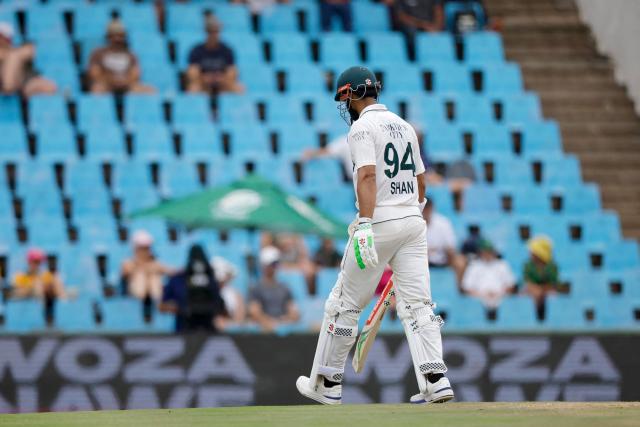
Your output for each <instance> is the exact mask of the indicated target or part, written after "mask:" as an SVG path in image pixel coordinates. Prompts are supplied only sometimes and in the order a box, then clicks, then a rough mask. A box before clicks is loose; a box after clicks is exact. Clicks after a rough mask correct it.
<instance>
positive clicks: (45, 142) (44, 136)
mask: <svg viewBox="0 0 640 427" xmlns="http://www.w3.org/2000/svg"><path fill="white" fill-rule="evenodd" d="M35 134H36V141H37V156H38V157H39V158H40V159H47V160H49V161H60V162H63V161H65V160H68V159H69V158H72V159H73V158H75V157H77V150H76V137H75V134H74V131H73V128H72V127H71V125H69V124H67V123H64V122H62V123H58V124H54V122H51V123H49V124H48V125H42V126H40V127H39V128H38V129H37V130H36V132H35Z"/></svg>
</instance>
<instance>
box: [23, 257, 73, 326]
mask: <svg viewBox="0 0 640 427" xmlns="http://www.w3.org/2000/svg"><path fill="white" fill-rule="evenodd" d="M46 258H47V257H46V255H45V253H44V252H43V251H41V250H40V249H37V248H32V249H30V250H29V251H28V252H27V270H26V271H25V272H20V273H17V274H16V275H15V276H14V278H13V292H12V293H11V296H12V298H17V299H24V298H38V299H42V300H43V301H44V310H45V319H46V321H47V324H48V325H51V324H53V313H54V311H53V308H54V305H55V302H56V300H58V299H60V298H65V297H66V292H65V289H64V285H63V284H62V280H61V279H60V277H59V276H58V275H57V274H56V273H55V272H52V271H49V270H48V269H44V270H42V269H41V268H40V267H41V265H42V263H43V262H44V261H46Z"/></svg>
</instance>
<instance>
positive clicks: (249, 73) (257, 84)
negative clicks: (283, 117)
mask: <svg viewBox="0 0 640 427" xmlns="http://www.w3.org/2000/svg"><path fill="white" fill-rule="evenodd" d="M238 65H239V69H240V77H239V80H240V82H242V84H244V85H245V87H246V92H247V93H250V94H255V95H259V94H273V93H274V92H276V77H275V73H274V72H273V69H272V68H271V67H270V66H268V65H258V64H252V65H248V66H243V64H238Z"/></svg>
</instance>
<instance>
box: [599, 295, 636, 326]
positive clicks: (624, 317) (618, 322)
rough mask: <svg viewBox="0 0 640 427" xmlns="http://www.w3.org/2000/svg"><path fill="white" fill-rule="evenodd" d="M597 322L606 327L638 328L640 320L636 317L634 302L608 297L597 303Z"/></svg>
mask: <svg viewBox="0 0 640 427" xmlns="http://www.w3.org/2000/svg"><path fill="white" fill-rule="evenodd" d="M594 308H595V323H596V325H597V326H599V327H601V328H605V329H633V330H637V328H638V326H640V321H639V320H637V319H635V318H634V313H633V310H634V309H633V302H632V301H628V300H626V299H622V298H608V299H604V300H601V301H598V303H597V304H595V307H594Z"/></svg>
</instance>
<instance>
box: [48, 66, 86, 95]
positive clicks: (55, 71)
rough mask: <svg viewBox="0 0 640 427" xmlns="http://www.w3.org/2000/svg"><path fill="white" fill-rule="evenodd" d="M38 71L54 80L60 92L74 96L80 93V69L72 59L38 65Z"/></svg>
mask: <svg viewBox="0 0 640 427" xmlns="http://www.w3.org/2000/svg"><path fill="white" fill-rule="evenodd" d="M38 71H40V72H41V73H42V74H43V75H44V76H46V77H47V78H50V79H51V80H53V82H54V83H55V84H56V87H57V92H58V93H64V94H68V95H73V96H75V95H76V94H79V93H80V80H79V77H78V70H77V68H76V65H75V64H73V63H72V62H71V61H69V62H63V63H56V62H47V63H44V64H41V65H38Z"/></svg>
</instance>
